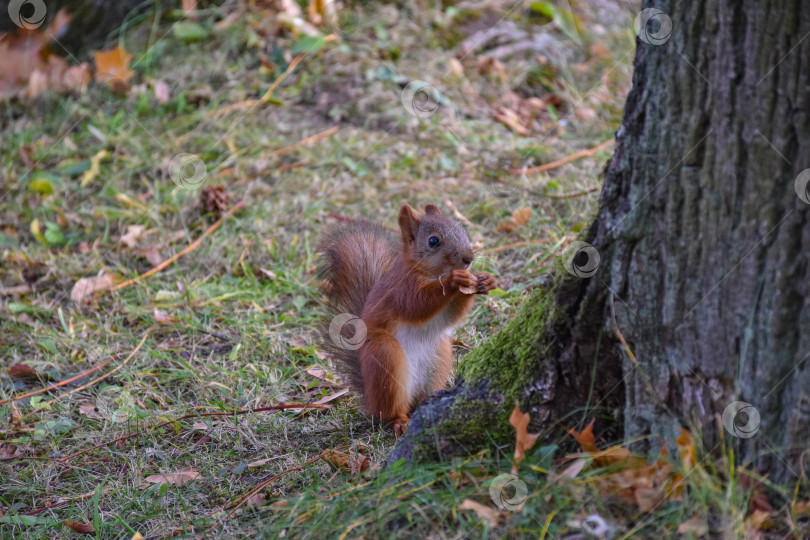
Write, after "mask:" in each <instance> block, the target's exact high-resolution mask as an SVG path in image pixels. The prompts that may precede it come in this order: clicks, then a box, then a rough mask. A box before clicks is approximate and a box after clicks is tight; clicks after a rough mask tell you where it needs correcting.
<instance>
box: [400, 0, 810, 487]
mask: <svg viewBox="0 0 810 540" xmlns="http://www.w3.org/2000/svg"><path fill="white" fill-rule="evenodd" d="M644 8H645V11H644V12H643V14H646V15H649V14H654V12H652V11H646V10H647V9H650V8H655V9H657V10H660V12H662V13H659V14H658V15H656V16H654V17H653V18H652V19H650V20H649V21H647V24H646V25H644V24H642V27H643V28H642V33H641V36H640V37H641V39H638V40H637V50H636V56H635V63H634V65H635V72H634V77H633V88H632V90H631V92H630V94H629V95H628V98H627V103H626V106H625V112H624V118H623V121H622V126H621V128H620V129H619V131H618V132H617V134H616V149H615V152H614V155H613V157H612V158H611V160H610V162H609V164H608V166H607V169H606V174H605V179H604V184H603V187H602V192H601V195H600V210H599V212H598V214H597V216H596V218H595V220H594V221H593V223H592V224H591V227H590V228H589V230H588V232H587V234H586V236H585V237H584V238H583V240H584V241H586V242H589V243H591V244H593V246H595V248H596V249H597V250H598V253H599V256H600V260H601V264H600V266H599V268H598V270H597V271H596V273H595V274H594V275H593V276H592V277H586V278H577V277H573V276H572V275H570V274H569V273H566V272H560V274H559V276H558V278H557V279H556V281H555V284H554V285H553V286H552V287H551V288H550V289H549V290H543V291H537V292H536V293H535V295H534V297H533V299H532V300H531V302H530V303H529V304H528V305H527V306H525V309H524V310H523V311H522V313H521V314H520V315H519V316H518V317H516V318H515V319H514V320H513V321H511V323H510V324H509V325H507V327H506V328H505V329H504V330H503V331H502V332H500V333H499V334H498V335H496V336H494V337H493V338H492V339H491V340H489V342H487V343H486V344H485V345H484V346H482V347H481V348H479V349H477V350H475V351H473V352H472V353H470V354H469V355H468V356H467V357H465V358H464V359H463V361H462V368H461V373H460V375H461V382H460V383H459V384H457V385H456V387H455V388H454V389H453V390H451V391H448V392H442V393H440V394H438V395H435V396H433V397H431V399H430V400H429V401H428V402H426V403H425V404H424V405H423V406H422V407H420V408H419V409H418V410H417V411H416V413H415V414H414V416H413V419H412V422H411V425H410V428H409V433H408V435H407V436H406V438H405V439H404V440H403V441H402V443H401V444H400V446H399V447H398V448H397V450H396V451H395V454H394V459H396V458H398V457H401V456H412V457H416V458H421V459H435V458H437V457H446V456H448V455H451V454H454V453H458V452H459V451H464V449H468V450H471V451H476V450H478V449H479V448H480V447H481V445H482V444H485V443H486V442H487V441H488V440H491V439H493V438H494V440H495V441H504V442H506V441H507V440H508V439H509V438H511V437H513V435H511V433H510V429H509V426H508V423H507V418H508V414H509V411H510V410H511V408H513V407H514V404H515V401H518V402H519V403H520V405H521V408H522V410H524V411H528V412H530V414H531V418H532V422H533V427H534V429H535V431H543V432H544V433H551V432H553V431H554V430H555V429H557V428H559V427H561V426H565V427H574V426H576V425H577V424H578V423H580V422H581V421H583V420H585V419H586V418H588V419H590V418H596V429H597V432H601V434H603V435H605V436H606V438H608V439H611V438H612V439H616V438H621V437H622V436H623V437H624V438H625V439H628V440H629V439H633V438H636V437H638V436H640V435H645V434H653V435H661V436H664V437H666V438H667V439H670V440H671V439H672V437H673V434H674V433H675V428H676V427H677V426H678V425H682V426H686V427H691V428H693V429H697V430H700V431H702V432H703V434H704V443H705V444H706V446H708V447H709V448H710V449H711V448H712V447H714V446H715V445H716V444H717V443H718V441H719V440H720V437H722V436H726V437H731V436H732V435H736V436H737V437H739V439H735V440H736V442H738V443H739V444H740V445H741V446H742V451H743V454H744V455H743V457H744V458H748V459H752V460H755V461H756V463H757V465H758V466H759V468H760V469H761V470H762V471H763V472H766V473H770V474H771V477H772V478H776V479H781V480H789V479H790V478H792V477H794V475H796V473H798V472H799V471H800V469H799V467H798V462H799V459H800V454H801V453H802V451H804V450H806V449H807V446H808V440H809V439H810V429H808V428H809V426H810V369H808V365H807V362H806V360H807V359H808V357H810V265H809V264H808V255H809V254H810V248H809V247H808V246H810V226H808V221H809V219H808V218H810V195H808V187H810V184H808V183H807V181H808V180H809V179H810V171H807V172H806V173H804V174H802V171H804V170H805V169H808V167H810V11H808V10H807V9H803V5H802V3H801V2H799V1H788V2H785V1H783V0H761V1H758V2H755V1H753V0H744V1H739V0H709V1H704V0H686V1H683V0H682V1H680V2H675V1H672V2H667V1H656V2H645V3H644ZM667 18H669V19H667ZM642 19H643V20H642V23H643V22H644V19H645V17H642ZM668 20H671V35H670V36H668V37H667V35H666V34H667V24H666V23H667V21H668ZM662 23H663V24H662ZM645 28H646V30H647V33H646V34H645V33H644V29H645ZM564 259H565V257H564ZM579 259H583V260H582V261H580V260H579ZM585 259H587V254H583V255H580V256H579V258H578V259H575V260H576V261H577V262H579V263H583V264H585V263H586V261H585ZM613 306H615V310H613ZM612 311H615V322H616V325H617V326H618V328H619V329H620V332H621V335H622V336H623V337H624V338H625V340H626V342H627V345H628V346H629V349H630V351H632V355H630V354H628V353H627V352H626V349H625V348H624V346H623V345H622V344H621V342H620V339H619V334H618V333H617V332H616V326H614V317H613V316H612V313H611V312H612ZM633 356H634V358H635V360H634V358H633ZM735 401H744V402H747V403H749V404H751V405H753V407H752V408H747V409H745V410H744V411H743V412H741V413H739V414H736V418H733V417H734V416H735V414H734V413H735V412H736V411H738V410H739V409H740V407H741V406H739V405H737V406H734V405H731V404H732V403H733V402H735ZM493 402H494V403H495V404H496V406H493V404H492V403H493ZM729 406H730V408H729V409H728V411H729V412H726V418H725V420H726V423H727V424H728V426H727V427H726V429H725V430H724V429H723V427H722V424H721V422H720V419H721V418H722V417H723V412H724V411H725V410H726V409H727V407H729ZM757 412H758V413H759V418H757ZM729 418H731V419H732V422H730V423H729V422H728V420H729ZM735 421H736V423H735ZM648 440H649V439H648ZM653 441H654V442H651V443H649V444H659V445H660V441H661V439H658V440H657V441H655V439H654V438H653Z"/></svg>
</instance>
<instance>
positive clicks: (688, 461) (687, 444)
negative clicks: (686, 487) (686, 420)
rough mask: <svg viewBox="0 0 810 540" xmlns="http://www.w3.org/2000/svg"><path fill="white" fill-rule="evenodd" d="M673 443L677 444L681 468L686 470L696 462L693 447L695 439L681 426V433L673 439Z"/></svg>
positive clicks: (695, 452)
mask: <svg viewBox="0 0 810 540" xmlns="http://www.w3.org/2000/svg"><path fill="white" fill-rule="evenodd" d="M675 443H676V444H677V445H678V454H680V456H681V463H683V468H684V469H686V470H687V472H688V471H689V470H691V469H692V468H693V467H695V466H696V465H697V463H698V460H697V449H696V448H695V441H694V440H693V439H692V434H691V433H689V432H688V431H687V430H686V429H684V428H681V434H680V435H678V438H677V439H675Z"/></svg>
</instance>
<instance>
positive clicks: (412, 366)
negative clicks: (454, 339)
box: [396, 312, 453, 404]
mask: <svg viewBox="0 0 810 540" xmlns="http://www.w3.org/2000/svg"><path fill="white" fill-rule="evenodd" d="M452 333H453V323H452V321H451V320H450V317H449V316H448V314H447V312H444V313H442V314H441V315H438V316H436V317H434V318H433V319H431V320H430V321H429V322H427V323H425V324H422V325H411V324H401V325H400V326H399V328H397V333H396V337H397V341H398V342H399V345H400V347H402V350H403V352H404V353H405V358H406V359H407V361H408V371H409V372H410V377H409V378H408V399H409V401H410V402H411V403H412V404H413V401H414V399H417V398H421V397H423V396H425V395H427V394H428V392H430V384H431V380H432V375H433V372H434V371H435V370H436V364H437V363H438V356H439V355H438V352H439V344H440V343H441V340H442V339H443V338H444V337H445V336H450V335H452Z"/></svg>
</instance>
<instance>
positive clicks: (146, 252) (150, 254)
mask: <svg viewBox="0 0 810 540" xmlns="http://www.w3.org/2000/svg"><path fill="white" fill-rule="evenodd" d="M138 253H139V254H140V255H141V256H142V257H143V258H144V259H146V260H147V261H149V264H151V265H152V266H157V265H159V264H160V263H162V262H163V257H162V256H161V255H160V250H159V249H158V248H156V247H155V246H150V247H148V248H146V249H142V250H140V251H139V252H138Z"/></svg>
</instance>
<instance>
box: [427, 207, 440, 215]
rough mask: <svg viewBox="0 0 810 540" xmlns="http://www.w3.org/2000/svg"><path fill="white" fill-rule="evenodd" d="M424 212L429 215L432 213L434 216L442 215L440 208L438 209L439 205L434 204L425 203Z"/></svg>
mask: <svg viewBox="0 0 810 540" xmlns="http://www.w3.org/2000/svg"><path fill="white" fill-rule="evenodd" d="M425 213H426V214H431V215H434V216H440V215H442V212H441V210H439V207H438V206H436V205H435V204H426V205H425Z"/></svg>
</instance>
